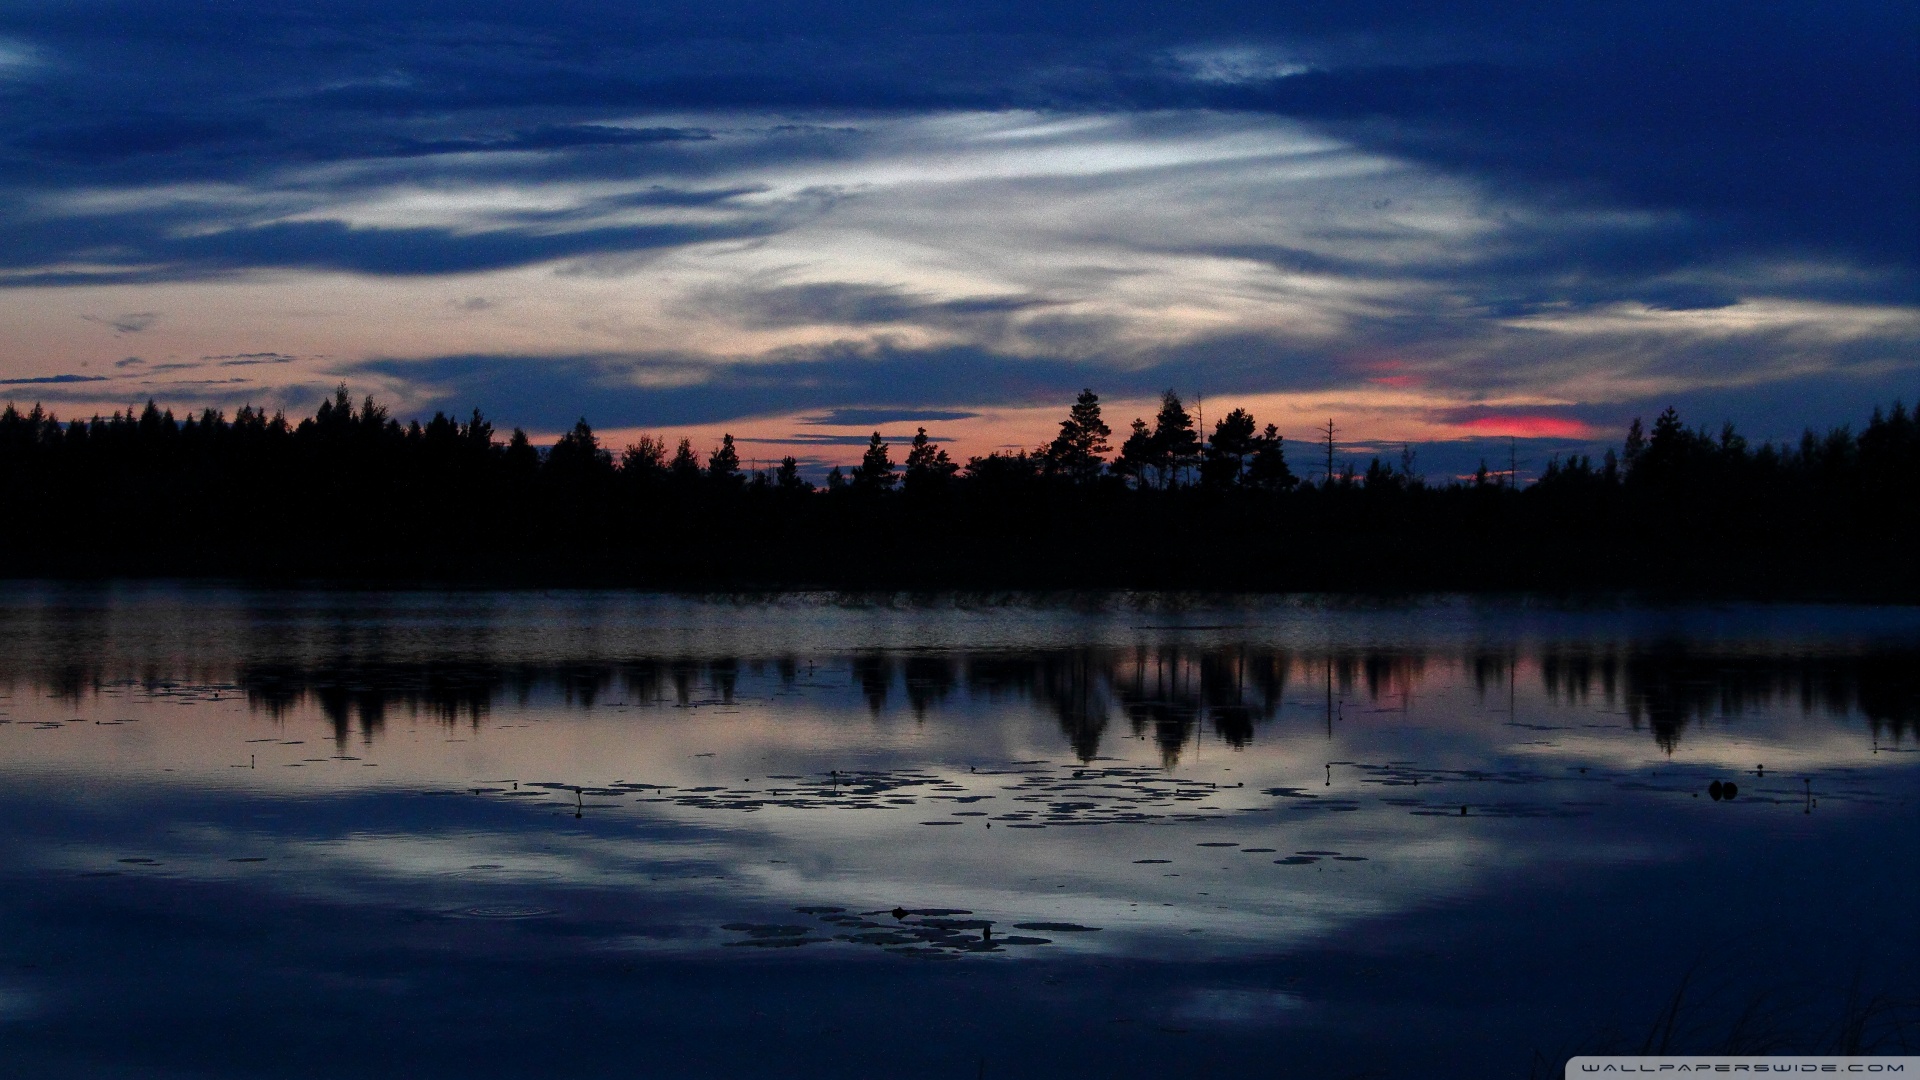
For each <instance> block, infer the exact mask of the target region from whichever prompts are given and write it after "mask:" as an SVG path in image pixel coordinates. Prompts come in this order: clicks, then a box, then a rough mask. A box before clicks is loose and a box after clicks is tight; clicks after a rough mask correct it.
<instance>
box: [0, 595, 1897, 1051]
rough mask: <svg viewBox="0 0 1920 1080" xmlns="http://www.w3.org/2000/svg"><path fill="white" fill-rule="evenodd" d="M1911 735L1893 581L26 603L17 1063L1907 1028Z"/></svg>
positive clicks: (16, 761)
mask: <svg viewBox="0 0 1920 1080" xmlns="http://www.w3.org/2000/svg"><path fill="white" fill-rule="evenodd" d="M1917 733H1920V612H1915V611H1913V610H1908V609H1885V608H1843V607H1714V608H1706V607H1700V608H1657V609H1655V608H1634V607H1604V608H1599V609H1593V608H1588V609H1579V610H1575V609H1569V608H1566V607H1563V606H1552V605H1546V604H1540V603H1524V602H1517V601H1509V602H1487V601H1469V600H1461V599H1436V600H1430V601H1425V602H1417V603H1408V604H1401V605H1383V604H1354V603H1343V602H1330V601H1315V600H1307V599H1297V598H1296V599H1286V598H1278V599H1275V598H1261V599H1246V600H1234V599H1224V600H1223V599H1218V598H1214V599H1179V598H1168V597H1138V596H1108V597H1096V598H1089V597H1076V598H1067V599H1063V600H1059V601H1041V600H1036V599H1033V598H1025V597H1012V598H1005V597H1002V598H973V599H960V600H956V599H953V598H943V599H928V600H904V599H903V600H897V601H876V600H872V599H851V600H850V599H847V598H836V597H781V598H773V599H765V598H685V597H668V596H657V595H647V594H631V593H592V592H587V593H545V594H541V593H452V594H423V593H337V592H315V593H295V592H245V591H222V590H212V589H185V588H159V587H142V588H136V587H102V588H87V589H77V588H66V587H52V586H46V587H41V586H23V585H13V586H10V587H9V588H8V590H7V593H6V595H5V598H4V600H0V815H4V820H5V822H6V827H5V828H4V829H3V830H0V1063H7V1064H8V1068H7V1069H6V1070H4V1071H6V1072H8V1073H9V1074H18V1075H43V1076H56V1075H58V1076H112V1077H119V1076H126V1077H134V1076H138V1077H162V1076H164V1077H214V1076H218V1077H229V1076H232V1077H281V1076H344V1075H354V1076H396V1077H397V1076H406V1077H433V1076H481V1075H485V1076H503V1075H512V1074H518V1073H527V1072H532V1071H535V1070H538V1071H542V1072H551V1071H554V1070H565V1071H567V1072H569V1073H580V1072H586V1073H588V1074H593V1073H601V1072H605V1071H608V1070H612V1069H619V1070H622V1071H623V1072H625V1073H627V1074H637V1075H645V1076H725V1075H753V1076H824V1075H832V1076H857V1077H865V1076H900V1077H910V1076H911V1077H956V1078H979V1077H1012V1076H1035V1077H1039V1076H1046V1077H1058V1076H1136V1075H1138V1076H1146V1075H1152V1076H1168V1075H1178V1076H1245V1075H1269V1076H1329V1077H1332V1076H1416V1075H1417V1076H1422V1077H1426V1076H1431V1077H1486V1076H1515V1077H1521V1076H1527V1075H1529V1070H1531V1069H1534V1068H1535V1067H1537V1066H1541V1063H1543V1062H1545V1063H1547V1064H1548V1065H1550V1068H1546V1069H1545V1071H1548V1072H1551V1073H1552V1074H1554V1075H1557V1073H1558V1067H1559V1065H1560V1063H1561V1061H1563V1060H1564V1057H1565V1056H1566V1055H1568V1054H1571V1053H1573V1052H1575V1051H1580V1050H1605V1049H1628V1050H1637V1049H1640V1048H1641V1047H1642V1046H1643V1045H1644V1044H1646V1043H1647V1041H1648V1039H1649V1038H1650V1037H1652V1038H1653V1039H1654V1040H1655V1042H1656V1043H1657V1042H1659V1041H1660V1040H1662V1039H1664V1040H1665V1041H1666V1045H1668V1046H1669V1047H1670V1048H1673V1049H1685V1050H1689V1051H1705V1050H1710V1049H1711V1050H1719V1049H1729V1048H1731V1049H1736V1050H1747V1051H1752V1050H1765V1049H1769V1048H1773V1049H1783V1050H1784V1049H1799V1050H1810V1049H1829V1048H1837V1047H1841V1046H1842V1044H1845V1043H1848V1040H1852V1043H1853V1044H1856V1045H1865V1046H1876V1045H1877V1046H1878V1047H1879V1048H1881V1049H1883V1050H1888V1051H1891V1050H1894V1049H1899V1048H1903V1047H1904V1048H1906V1049H1908V1050H1911V1049H1912V1048H1913V1046H1914V1044H1915V1042H1916V1041H1920V1027H1916V1022H1915V1017H1914V1013H1913V1010H1912V1000H1911V999H1912V997H1913V995H1914V993H1915V988H1916V986H1920V974H1917V973H1920V929H1916V924H1915V920H1914V918H1913V911H1914V906H1913V905H1914V900H1915V898H1916V897H1920V871H1917V870H1916V861H1915V858H1914V856H1915V854H1916V849H1917V845H1916V842H1915V825H1916V823H1920V822H1917V815H1916V808H1917V807H1920V799H1917V798H1916V795H1920V756H1916V754H1915V753H1914V751H1915V749H1916V747H1917V746H1920V737H1917ZM1542 1067H1543V1066H1542ZM1543 1068H1545V1067H1543Z"/></svg>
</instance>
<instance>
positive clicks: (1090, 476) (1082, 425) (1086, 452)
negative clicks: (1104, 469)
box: [1042, 390, 1113, 484]
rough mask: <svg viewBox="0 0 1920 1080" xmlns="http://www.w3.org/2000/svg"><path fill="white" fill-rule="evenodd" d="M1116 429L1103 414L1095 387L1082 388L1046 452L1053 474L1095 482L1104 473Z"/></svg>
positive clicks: (1043, 457) (1048, 465)
mask: <svg viewBox="0 0 1920 1080" xmlns="http://www.w3.org/2000/svg"><path fill="white" fill-rule="evenodd" d="M1112 434H1113V429H1112V428H1109V427H1108V426H1107V422H1106V421H1105V420H1102V419H1101V418H1100V397H1099V395H1098V394H1095V393H1094V392H1093V391H1092V390H1082V391H1080V397H1079V398H1078V399H1076V400H1075V401H1074V404H1073V408H1072V409H1071V410H1070V411H1069V412H1068V413H1067V418H1066V419H1065V420H1062V421H1060V434H1059V435H1057V436H1055V437H1054V440H1053V442H1052V444H1051V445H1049V446H1048V447H1047V448H1046V450H1045V451H1044V452H1043V454H1042V460H1043V461H1044V462H1045V467H1046V470H1047V472H1048V473H1049V474H1050V475H1056V476H1065V477H1067V478H1068V479H1070V480H1072V481H1074V482H1075V483H1080V484H1087V483H1092V482H1093V481H1094V480H1095V479H1097V478H1098V477H1099V475H1100V468H1101V466H1102V465H1103V464H1105V462H1106V455H1107V454H1108V453H1109V452H1110V451H1111V450H1112V449H1113V448H1112V447H1111V446H1109V445H1107V438H1108V436H1110V435H1112Z"/></svg>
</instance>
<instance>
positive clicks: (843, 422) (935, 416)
mask: <svg viewBox="0 0 1920 1080" xmlns="http://www.w3.org/2000/svg"><path fill="white" fill-rule="evenodd" d="M979 415H980V414H979V413H971V412H955V411H953V410H950V409H834V410H833V411H832V412H829V413H826V414H824V415H822V416H809V417H805V418H803V419H802V421H801V422H802V423H805V424H811V425H815V426H818V427H871V426H875V425H879V424H910V423H913V422H914V421H938V420H971V419H973V418H974V417H976V416H979Z"/></svg>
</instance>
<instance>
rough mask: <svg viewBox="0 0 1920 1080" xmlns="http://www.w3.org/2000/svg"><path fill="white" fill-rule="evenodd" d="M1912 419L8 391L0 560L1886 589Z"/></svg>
mask: <svg viewBox="0 0 1920 1080" xmlns="http://www.w3.org/2000/svg"><path fill="white" fill-rule="evenodd" d="M1916 427H1920V420H1917V418H1916V415H1915V414H1913V413H1909V412H1908V411H1907V409H1906V408H1905V407H1904V405H1902V404H1899V403H1895V404H1894V405H1892V406H1891V408H1889V409H1884V410H1883V409H1875V410H1874V412H1873V414H1872V416H1871V417H1869V418H1868V419H1867V420H1866V423H1865V424H1864V425H1863V426H1862V427H1861V428H1860V429H1859V430H1858V431H1857V432H1856V431H1855V430H1854V429H1853V428H1851V427H1841V428H1836V429H1833V430H1830V431H1827V432H1825V433H1824V434H1822V433H1816V432H1814V431H1811V430H1809V431H1807V432H1806V433H1805V434H1804V435H1803V436H1802V437H1801V438H1800V439H1799V440H1798V442H1797V443H1784V444H1772V443H1765V442H1763V443H1760V444H1758V445H1753V444H1750V443H1749V442H1748V441H1747V440H1746V439H1745V438H1743V437H1742V436H1741V435H1740V434H1739V433H1738V432H1737V431H1736V430H1735V429H1734V428H1733V427H1732V425H1726V426H1724V427H1722V428H1721V429H1720V430H1719V431H1718V432H1712V431H1708V430H1706V429H1702V428H1692V427H1688V426H1687V425H1686V424H1685V423H1684V422H1683V421H1682V419H1681V418H1680V416H1679V415H1678V414H1677V413H1676V412H1675V411H1674V410H1673V409H1668V410H1666V411H1665V412H1664V413H1662V414H1661V415H1660V416H1659V417H1657V418H1656V419H1655V420H1654V421H1653V422H1652V424H1651V425H1643V424H1642V423H1641V421H1639V420H1635V421H1634V422H1633V424H1632V426H1631V427H1630V428H1629V429H1628V430H1627V431H1626V432H1625V433H1624V436H1623V438H1622V441H1621V443H1620V445H1619V448H1618V450H1617V451H1616V450H1608V451H1607V452H1606V453H1605V454H1604V455H1603V456H1602V458H1601V459H1600V460H1598V461H1595V460H1592V459H1591V458H1589V457H1586V456H1575V457H1573V458H1570V459H1567V460H1559V459H1556V460H1554V461H1552V462H1550V463H1549V464H1548V465H1547V467H1546V468H1545V469H1544V470H1543V471H1542V473H1541V474H1540V475H1539V476H1538V477H1537V478H1535V479H1533V480H1532V481H1531V482H1529V483H1524V484H1519V483H1515V482H1514V479H1515V478H1514V477H1513V476H1512V475H1509V474H1507V473H1502V472H1495V471H1490V470H1489V469H1488V468H1487V467H1486V466H1485V465H1484V464H1483V465H1482V467H1481V469H1480V470H1479V472H1478V473H1477V474H1476V475H1473V476H1471V477H1465V478H1446V479H1444V480H1438V481H1436V480H1430V479H1428V478H1426V477H1423V476H1421V475H1420V474H1419V473H1418V472H1417V470H1416V469H1415V467H1414V455H1413V454H1412V453H1410V452H1409V453H1406V454H1403V455H1402V456H1401V457H1400V458H1399V459H1398V460H1391V459H1383V458H1381V457H1372V458H1371V460H1369V461H1368V463H1367V464H1366V466H1365V467H1364V468H1360V467H1358V466H1357V465H1356V464H1355V463H1353V462H1352V461H1351V460H1350V459H1344V458H1341V457H1340V456H1339V455H1338V453H1336V451H1337V449H1338V448H1337V447H1336V446H1334V445H1333V444H1332V443H1331V440H1329V442H1328V443H1327V444H1324V445H1313V444H1309V445H1307V446H1305V447H1303V446H1301V445H1300V444H1298V443H1295V444H1292V445H1289V444H1288V443H1287V441H1286V440H1285V439H1284V438H1282V437H1281V435H1280V434H1279V433H1278V432H1277V431H1276V429H1275V428H1274V426H1273V425H1271V424H1268V425H1266V426H1264V427H1261V426H1260V425H1259V424H1258V423H1257V422H1256V420H1255V419H1254V417H1252V416H1251V415H1249V414H1248V413H1247V412H1246V411H1244V410H1240V409H1236V410H1233V411H1232V412H1230V413H1228V414H1227V415H1226V416H1224V417H1221V418H1219V420H1218V421H1217V422H1216V423H1215V424H1214V426H1213V430H1212V431H1210V432H1202V431H1200V430H1197V428H1196V424H1195V422H1194V419H1193V416H1192V414H1191V413H1190V412H1189V411H1188V410H1187V408H1186V407H1185V405H1184V404H1183V403H1182V402H1181V400H1180V398H1179V396H1178V395H1176V394H1175V393H1174V392H1172V391H1168V392H1167V393H1166V394H1165V395H1163V398H1162V400H1161V405H1160V409H1159V411H1158V413H1157V415H1156V416H1155V417H1154V419H1153V420H1152V421H1151V422H1150V423H1149V422H1147V421H1145V420H1136V421H1134V422H1133V424H1132V426H1131V429H1130V430H1128V431H1127V432H1125V433H1124V434H1116V433H1115V432H1114V431H1113V430H1112V428H1110V427H1109V425H1108V424H1107V423H1106V421H1105V420H1104V419H1103V418H1102V415H1101V409H1100V402H1099V398H1098V396H1097V395H1096V394H1094V393H1093V392H1092V391H1091V390H1088V391H1085V392H1083V393H1081V394H1080V396H1079V398H1078V400H1077V401H1075V402H1074V403H1073V405H1072V406H1071V407H1070V408H1069V409H1068V411H1067V414H1066V416H1065V418H1064V419H1062V420H1061V422H1060V425H1059V434H1058V436H1057V437H1055V438H1054V439H1053V440H1052V441H1051V442H1049V443H1047V444H1045V445H1042V446H1039V447H1036V448H1034V449H1033V450H1031V451H1021V452H1016V453H995V454H990V455H987V456H985V457H975V458H972V459H970V460H967V461H965V462H959V461H954V460H952V459H951V458H950V456H949V455H948V453H947V451H946V450H945V449H943V448H942V447H940V446H939V445H937V444H936V443H934V442H932V441H930V440H929V439H928V438H927V436H926V432H925V430H924V429H922V430H921V431H920V433H919V435H918V436H917V437H916V438H914V439H913V440H912V442H911V443H910V444H907V445H890V444H888V443H887V442H886V441H885V440H884V439H882V437H881V436H880V434H879V433H877V432H876V433H875V434H874V435H873V438H872V440H871V443H870V445H869V447H868V449H867V451H866V454H865V455H864V458H863V459H862V461H861V463H860V464H859V465H858V466H855V467H852V468H850V469H845V470H843V469H841V468H837V467H836V468H835V469H833V470H832V472H831V473H829V474H828V475H827V477H826V478H825V479H826V482H825V484H824V485H821V486H816V485H814V484H813V483H811V482H809V481H808V480H807V479H806V478H804V477H803V476H802V474H801V470H800V466H799V463H798V462H797V461H795V460H794V459H793V458H787V459H785V460H783V461H781V462H780V463H779V464H778V465H777V466H775V467H773V468H769V469H765V470H755V469H748V468H744V467H743V465H742V462H741V459H740V456H739V453H738V451H737V450H736V449H735V447H734V443H733V439H732V436H730V435H729V436H726V437H724V438H723V440H722V442H721V444H720V445H719V446H717V447H713V448H710V449H709V450H708V451H707V452H706V453H704V454H701V453H699V452H697V451H696V449H695V448H694V447H693V445H692V444H691V442H689V441H687V440H684V439H683V440H681V441H680V442H679V443H678V445H676V446H673V447H669V446H668V445H667V443H666V442H665V441H664V440H662V439H660V438H657V437H654V436H643V437H641V438H640V439H638V440H637V441H636V442H634V443H633V444H631V445H628V446H626V447H624V448H622V449H620V450H619V451H617V452H616V451H615V450H614V449H613V448H611V447H608V446H605V445H603V444H602V442H601V440H600V438H599V437H598V436H597V435H596V434H595V433H594V431H593V429H592V427H591V426H590V425H589V424H588V423H587V421H586V420H585V419H582V420H581V421H580V422H579V423H578V424H576V425H575V426H574V427H573V428H572V430H570V431H568V432H566V433H565V434H563V435H561V436H560V437H559V439H558V440H557V441H555V442H554V443H553V444H552V445H551V446H545V447H541V446H536V445H534V444H533V443H532V442H531V441H530V440H529V438H528V437H527V435H526V433H525V432H524V431H521V430H519V429H517V428H516V429H515V430H513V431H512V432H510V433H508V434H507V435H506V436H504V437H502V435H501V434H500V432H498V431H496V430H495V428H494V427H493V425H492V424H491V423H490V422H489V421H488V420H487V419H486V418H485V417H483V416H481V415H480V413H479V412H478V410H475V411H474V412H473V413H472V414H471V415H470V416H469V417H468V418H466V419H464V420H462V419H458V418H455V417H449V416H446V415H444V414H439V413H436V414H435V415H434V416H433V418H432V419H431V420H428V421H426V422H425V423H422V422H420V421H419V420H414V421H412V422H409V423H404V424H403V423H402V422H400V421H399V420H398V419H396V418H394V417H393V416H391V415H389V412H388V410H387V409H385V408H383V407H381V406H380V405H379V404H377V403H376V402H375V401H374V400H373V399H372V398H371V397H368V398H365V399H363V400H361V401H360V402H359V403H358V404H357V405H356V403H355V402H354V400H353V398H352V397H351V396H350V394H349V393H348V391H347V388H346V387H344V386H343V387H341V388H339V389H338V390H337V391H336V392H335V393H334V395H333V396H332V397H330V398H329V399H327V400H324V401H322V402H321V403H320V406H319V408H318V409H317V410H316V411H315V412H314V414H313V415H312V416H310V417H305V418H301V419H299V420H298V421H294V420H289V419H288V418H287V417H286V416H284V415H283V414H278V413H276V414H273V415H268V414H266V413H265V412H262V411H260V410H257V409H253V408H243V409H241V410H240V411H239V412H238V413H237V414H235V415H233V416H231V417H228V416H226V415H225V414H223V413H221V412H218V411H213V410H208V411H205V412H202V413H200V414H199V415H189V416H187V417H186V418H185V419H176V418H175V416H174V415H173V413H172V412H171V411H169V410H165V409H162V408H160V407H159V406H158V405H156V404H154V403H152V402H149V403H148V404H147V406H146V407H145V408H144V409H143V410H141V411H139V412H135V411H134V410H132V409H128V410H126V411H125V412H123V413H116V414H113V415H108V416H95V417H92V418H90V419H86V420H80V419H73V420H68V421H64V422H63V421H61V420H60V419H59V418H58V417H56V416H54V415H53V414H52V413H50V412H48V411H46V410H44V409H42V408H41V407H39V406H37V405H36V406H34V407H32V408H31V409H29V410H26V411H22V410H20V409H19V408H17V407H15V406H13V405H8V406H7V407H6V409H5V410H4V411H0V497H4V499H5V505H6V507H7V508H8V511H9V513H8V524H7V527H6V528H5V529H0V575H5V576H9V577H15V578H19V577H36V576H37V577H55V578H100V577H149V576H166V577H190V578H221V579H242V580H256V581H369V582H383V583H400V582H419V583H438V584H451V585H458V584H503V585H514V584H526V585H616V584H617V585H634V586H647V587H663V588H697V589H733V590H762V589H788V588H829V589H987V590H993V589H1089V588H1175V589H1253V590H1331V591H1348V592H1361V593H1365V592H1401V591H1414V590H1421V591H1424V590H1557V591H1569V590H1571V591H1610V590H1647V591H1655V592H1663V593H1682V594H1689V595H1725V596H1749V597H1815V598H1817V597H1825V596H1834V597H1852V598H1861V599H1887V600H1903V601H1911V600H1914V599H1920V569H1916V563H1917V562H1920V560H1916V559H1915V557H1914V554H1913V552H1914V547H1915V545H1914V540H1913V538H1914V536H1915V535H1916V526H1920V432H1916ZM1289 451H1291V452H1292V453H1293V454H1294V460H1293V461H1291V462H1290V461H1289V456H1288V455H1289ZM896 455H897V456H896ZM1323 458H1324V461H1323V460H1322V459H1323ZM1304 461H1311V462H1312V463H1313V468H1312V469H1311V470H1308V469H1304V468H1302V467H1301V465H1302V463H1303V462H1304ZM1303 472H1305V473H1308V474H1309V476H1311V477H1313V478H1312V479H1308V480H1303V479H1302V477H1301V474H1302V473H1303Z"/></svg>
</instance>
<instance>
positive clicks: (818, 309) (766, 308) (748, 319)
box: [695, 281, 1051, 328]
mask: <svg viewBox="0 0 1920 1080" xmlns="http://www.w3.org/2000/svg"><path fill="white" fill-rule="evenodd" d="M695 303H696V306H698V307H699V308H700V309H702V310H704V311H705V312H707V313H709V314H711V315H712V316H714V317H718V318H726V319H731V320H733V321H735V322H738V323H740V324H741V325H743V326H749V327H754V328H776V327H790V326H820V325H834V326H872V325H881V324H889V323H916V324H922V325H932V326H955V325H963V324H967V323H970V322H974V321H978V320H981V319H993V318H998V317H1001V316H1006V315H1011V314H1015V313H1018V312H1024V311H1033V310H1035V309H1038V308H1044V307H1048V306H1050V305H1051V302H1050V301H1048V300H1045V299H1041V298H1038V297H1031V296H967V297H960V298H957V299H950V300H946V299H937V298H933V297H929V296H927V295H925V294H922V293H915V292H913V291H910V290H907V289H903V288H899V287H896V286H884V285H865V284H860V283H857V282H846V281H825V282H816V283H812V284H806V285H781V286H774V287H766V288H755V287H743V288H728V289H724V290H714V291H710V292H708V293H707V294H705V295H703V296H701V297H699V298H697V300H696V301H695Z"/></svg>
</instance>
